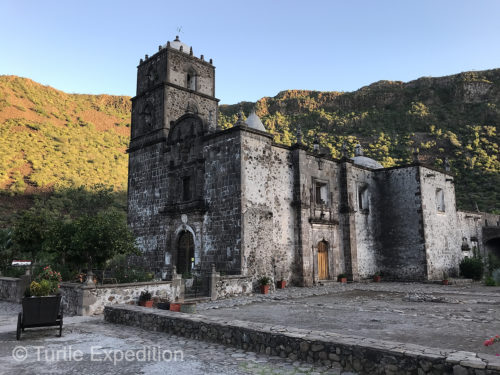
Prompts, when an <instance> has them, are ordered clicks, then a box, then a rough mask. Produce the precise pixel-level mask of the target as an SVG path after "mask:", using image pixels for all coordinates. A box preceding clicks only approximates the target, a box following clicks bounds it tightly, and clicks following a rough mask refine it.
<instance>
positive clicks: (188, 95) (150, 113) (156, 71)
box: [130, 36, 218, 149]
mask: <svg viewBox="0 0 500 375" xmlns="http://www.w3.org/2000/svg"><path fill="white" fill-rule="evenodd" d="M217 103H218V99H216V98H215V67H214V66H213V64H212V60H211V59H210V61H205V59H204V56H203V55H201V56H200V57H199V58H198V57H196V56H194V54H193V48H192V47H189V46H188V45H186V44H184V43H183V42H181V41H180V40H179V37H178V36H177V37H176V38H175V40H174V41H173V42H167V44H165V45H163V46H159V47H158V52H157V53H155V54H154V55H153V56H148V55H146V56H145V58H144V59H141V60H140V63H139V66H138V67H137V92H136V96H135V97H134V98H132V125H131V128H132V134H131V141H130V148H131V149H134V148H137V147H141V146H142V145H145V144H151V143H154V142H161V141H162V140H164V139H165V138H166V137H167V136H168V131H169V129H170V125H171V123H172V122H174V121H176V120H177V119H178V118H179V117H181V116H182V115H184V114H185V113H193V114H196V115H198V116H200V117H201V118H202V119H203V122H204V130H205V131H207V132H210V131H214V130H215V127H216V118H217Z"/></svg>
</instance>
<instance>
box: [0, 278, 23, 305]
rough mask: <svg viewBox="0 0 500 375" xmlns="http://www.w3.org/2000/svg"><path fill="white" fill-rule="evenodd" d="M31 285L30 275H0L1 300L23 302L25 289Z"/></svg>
mask: <svg viewBox="0 0 500 375" xmlns="http://www.w3.org/2000/svg"><path fill="white" fill-rule="evenodd" d="M28 285H29V276H21V278H15V277H0V300H3V301H10V302H21V299H22V298H23V296H24V291H25V290H26V287H27V286H28Z"/></svg>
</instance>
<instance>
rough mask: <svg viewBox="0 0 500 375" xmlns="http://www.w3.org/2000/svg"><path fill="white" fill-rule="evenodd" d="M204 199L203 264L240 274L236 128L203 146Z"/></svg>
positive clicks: (208, 138)
mask: <svg viewBox="0 0 500 375" xmlns="http://www.w3.org/2000/svg"><path fill="white" fill-rule="evenodd" d="M203 156H204V160H205V186H204V189H203V191H204V193H205V196H204V198H205V202H206V204H207V206H208V209H207V213H206V215H205V217H204V221H203V234H202V236H203V239H202V242H203V245H202V246H203V254H202V259H201V262H202V265H203V267H204V268H205V269H207V270H209V269H210V267H211V265H212V264H215V266H216V269H217V271H221V272H225V273H226V274H240V273H241V258H242V253H241V138H240V130H239V129H237V128H232V129H228V130H226V131H223V132H220V133H216V134H213V135H211V136H208V137H207V139H206V142H205V145H204V155H203Z"/></svg>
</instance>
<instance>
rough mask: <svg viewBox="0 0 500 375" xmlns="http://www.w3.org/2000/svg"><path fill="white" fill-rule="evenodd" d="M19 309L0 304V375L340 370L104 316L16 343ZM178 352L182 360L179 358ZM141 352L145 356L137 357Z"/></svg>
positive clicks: (70, 321)
mask: <svg viewBox="0 0 500 375" xmlns="http://www.w3.org/2000/svg"><path fill="white" fill-rule="evenodd" d="M18 311H19V305H17V304H12V303H7V302H0V369H1V370H0V373H4V374H16V375H23V374H54V373H61V374H75V375H76V374H78V375H81V374H180V375H182V374H186V375H196V374H200V375H201V374H209V375H218V374H266V375H267V374H276V375H278V374H295V375H299V374H309V375H313V374H332V375H333V374H341V373H342V372H341V371H340V369H338V368H326V367H318V366H313V365H312V364H308V363H302V362H297V361H292V360H286V359H283V358H280V357H269V356H266V355H261V354H256V353H251V352H243V350H238V349H234V348H230V347H225V346H223V345H218V344H212V343H208V342H202V341H195V340H189V339H185V338H182V337H177V336H173V335H168V334H164V333H156V332H149V331H144V330H141V329H138V328H133V327H125V326H121V325H114V324H109V323H105V322H104V321H103V318H102V316H99V317H68V318H65V324H64V330H63V337H61V338H59V337H57V336H56V331H57V330H56V329H54V328H46V329H45V328H44V329H36V330H26V332H25V333H24V334H23V337H22V340H21V341H17V340H16V337H15V330H16V325H15V322H16V319H17V317H16V316H15V315H17V312H18ZM25 350H27V352H26V351H25ZM57 350H59V354H57V352H56V351H57ZM127 350H128V351H130V353H132V354H131V356H133V359H134V360H132V361H126V360H124V359H122V360H121V361H115V358H118V359H120V356H123V357H125V355H124V354H121V353H126V352H127ZM141 350H143V351H142V352H141ZM165 351H167V352H166V353H167V354H168V353H174V354H175V353H176V354H177V357H176V358H177V360H176V361H174V360H170V361H169V360H168V359H170V357H168V356H167V357H166V360H165V357H162V358H161V359H162V360H156V359H158V358H157V357H156V358H155V353H160V352H165ZM168 351H170V352H168ZM80 352H81V353H82V359H81V360H78V359H79V358H80V357H78V355H75V353H78V354H79V353H80ZM181 352H182V360H180V353H181ZM13 353H14V354H15V355H18V356H19V358H21V357H23V356H24V355H25V354H26V353H27V358H26V359H25V360H22V361H17V360H15V359H14V358H13ZM92 353H94V360H92V355H93V354H92ZM142 353H146V354H144V355H143V357H141V355H142ZM147 353H149V354H150V355H149V360H145V361H143V360H142V359H143V358H147ZM106 355H108V357H110V359H108V357H107V356H106ZM58 356H59V357H58ZM64 356H66V360H65V358H64ZM158 357H159V356H158ZM57 359H59V360H57ZM68 359H71V360H68ZM114 362H115V363H114ZM343 374H344V375H348V374H350V373H347V372H344V373H343Z"/></svg>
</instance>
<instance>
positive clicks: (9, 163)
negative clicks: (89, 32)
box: [0, 69, 500, 227]
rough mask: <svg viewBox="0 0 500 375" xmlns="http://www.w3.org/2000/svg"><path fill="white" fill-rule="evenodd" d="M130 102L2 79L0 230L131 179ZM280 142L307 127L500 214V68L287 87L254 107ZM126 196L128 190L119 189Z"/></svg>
mask: <svg viewBox="0 0 500 375" xmlns="http://www.w3.org/2000/svg"><path fill="white" fill-rule="evenodd" d="M129 99H130V98H129V97H125V96H109V95H80V94H66V93H64V92H61V91H58V90H55V89H53V88H51V87H48V86H43V85H40V84H38V83H36V82H33V81H31V80H29V79H26V78H20V77H15V76H0V142H1V144H0V227H1V226H7V225H9V222H11V220H12V218H13V217H14V213H15V212H18V211H22V210H23V209H25V208H27V207H29V206H30V205H31V202H32V198H33V197H37V196H40V194H42V195H43V194H50V193H51V192H52V191H54V190H59V189H62V188H70V187H79V186H87V187H90V186H93V185H96V184H104V185H106V186H113V188H114V190H115V191H116V192H122V193H123V192H124V191H125V189H126V185H127V155H126V153H125V150H126V148H127V145H128V140H129V134H130V110H131V103H130V100H129ZM254 106H255V107H256V109H257V114H258V115H259V116H261V118H262V120H263V122H264V124H265V125H266V128H267V129H268V130H269V131H270V132H271V133H272V134H273V135H274V138H275V141H276V142H279V143H283V144H288V145H290V144H292V143H293V142H294V141H295V134H296V130H297V127H298V126H300V127H301V129H302V131H303V133H304V135H305V140H306V142H308V143H312V140H313V137H314V135H315V134H318V135H319V138H320V142H321V144H322V146H323V147H324V148H325V149H328V150H329V152H330V153H331V155H332V156H334V157H339V156H340V147H341V145H342V143H343V142H344V141H346V142H347V143H348V145H349V147H350V149H351V152H353V149H354V145H355V144H356V143H358V142H360V143H361V144H362V145H363V146H364V148H365V152H366V154H367V155H369V156H371V157H373V158H375V159H377V160H379V161H380V162H381V163H382V164H384V165H385V166H392V165H398V164H402V163H407V162H410V161H411V158H412V150H413V149H414V148H418V149H419V150H420V158H421V160H422V161H423V162H426V163H429V164H432V165H435V166H438V167H439V166H442V163H443V160H444V158H445V157H446V156H447V157H448V158H449V159H450V161H451V165H452V169H453V172H454V173H456V174H457V185H456V186H457V195H458V203H459V207H460V208H462V209H475V205H476V204H477V205H478V207H479V209H481V210H485V211H497V212H500V162H499V148H498V145H499V144H500V140H499V136H498V126H499V124H500V69H495V70H488V71H482V72H467V73H461V74H457V75H454V76H448V77H441V78H421V79H418V80H416V81H412V82H408V83H403V82H390V81H380V82H377V83H374V84H372V85H370V86H367V87H363V88H361V89H359V90H357V91H355V92H350V93H343V92H319V91H302V90H289V91H284V92H280V93H279V94H278V95H276V96H275V97H273V98H269V97H266V98H262V99H261V100H259V101H258V102H257V103H242V107H243V109H244V111H245V113H247V114H248V113H249V111H250V109H251V108H252V107H254ZM238 108H239V105H222V106H221V107H220V117H219V123H220V124H221V126H222V127H229V126H231V124H234V123H235V122H236V113H237V112H238ZM120 196H121V197H122V198H121V199H123V194H121V195H120Z"/></svg>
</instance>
